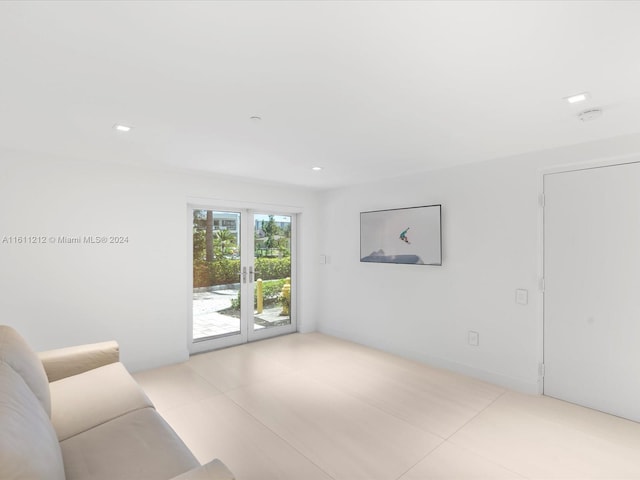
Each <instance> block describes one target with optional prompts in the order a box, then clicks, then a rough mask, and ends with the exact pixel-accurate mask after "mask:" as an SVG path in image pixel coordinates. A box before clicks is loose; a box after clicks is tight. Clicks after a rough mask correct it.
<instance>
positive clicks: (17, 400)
mask: <svg viewBox="0 0 640 480" xmlns="http://www.w3.org/2000/svg"><path fill="white" fill-rule="evenodd" d="M0 478H1V479H2V480H23V479H29V480H64V479H65V474H64V463H63V461H62V453H61V450H60V444H59V443H58V437H57V435H56V432H55V431H54V430H53V425H51V421H50V420H49V416H48V415H47V414H46V413H45V411H44V409H43V408H42V405H41V404H40V401H39V400H38V399H37V398H36V396H35V395H34V394H33V392H32V391H31V389H30V388H29V387H28V386H27V384H26V383H25V381H24V380H23V378H22V376H21V375H18V373H17V372H16V371H15V370H14V369H13V368H12V367H11V366H9V365H8V364H7V363H5V362H2V361H0Z"/></svg>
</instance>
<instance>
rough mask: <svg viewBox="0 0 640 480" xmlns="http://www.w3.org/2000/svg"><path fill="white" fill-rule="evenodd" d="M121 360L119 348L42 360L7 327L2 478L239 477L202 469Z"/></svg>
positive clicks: (0, 381)
mask: <svg viewBox="0 0 640 480" xmlns="http://www.w3.org/2000/svg"><path fill="white" fill-rule="evenodd" d="M118 360H119V350H118V345H117V343H115V342H106V343H99V344H94V345H85V346H80V347H71V348H65V349H60V350H53V351H50V352H45V353H41V354H36V353H35V352H34V351H33V350H31V348H30V347H29V346H28V345H27V343H26V342H25V341H24V339H23V338H22V337H21V336H20V335H19V334H18V333H17V332H16V331H15V330H14V329H12V328H11V327H8V326H4V325H0V479H2V480H14V479H15V480H17V479H21V480H23V479H24V480H63V479H67V480H73V479H80V480H102V479H104V480H129V479H139V480H164V479H166V480H168V479H173V480H213V479H216V480H217V479H220V480H223V479H225V480H226V479H233V475H232V474H231V472H229V470H227V468H226V467H225V466H224V464H223V463H222V462H220V461H219V460H213V461H212V462H210V463H208V464H206V465H204V466H201V465H200V464H199V463H198V461H197V460H196V458H195V457H194V456H193V454H192V453H191V452H190V451H189V449H188V448H187V447H186V446H185V444H184V443H183V442H182V440H180V438H179V437H178V436H177V435H176V433H175V432H174V431H173V430H172V429H171V427H170V426H169V425H168V424H167V423H166V422H165V421H164V419H163V418H162V417H161V416H160V415H159V414H158V412H157V411H156V410H155V408H154V407H153V404H152V403H151V401H150V400H149V399H148V398H147V396H146V395H145V393H144V392H143V391H142V389H141V388H140V387H139V386H138V384H137V383H136V382H135V380H134V379H133V378H132V377H131V375H129V373H128V372H127V370H126V369H125V368H124V366H123V365H122V364H121V363H120V362H119V361H118Z"/></svg>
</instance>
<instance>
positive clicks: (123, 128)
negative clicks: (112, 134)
mask: <svg viewBox="0 0 640 480" xmlns="http://www.w3.org/2000/svg"><path fill="white" fill-rule="evenodd" d="M113 128H115V129H116V130H118V131H119V132H129V131H131V129H132V128H133V127H131V126H129V125H123V124H121V123H116V124H115V125H114V126H113Z"/></svg>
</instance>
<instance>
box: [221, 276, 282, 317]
mask: <svg viewBox="0 0 640 480" xmlns="http://www.w3.org/2000/svg"><path fill="white" fill-rule="evenodd" d="M285 282H286V279H284V278H283V279H280V280H266V281H263V282H262V302H263V303H262V304H263V305H264V306H265V307H268V306H271V305H276V304H281V305H282V304H283V303H282V299H283V298H284V297H282V287H283V286H284V284H285ZM257 288H258V287H257V284H254V285H253V308H256V307H257V306H258V304H257V297H256V289H257ZM285 302H286V299H285ZM287 305H288V304H287ZM231 308H232V309H234V310H240V291H238V296H237V297H236V298H233V299H231Z"/></svg>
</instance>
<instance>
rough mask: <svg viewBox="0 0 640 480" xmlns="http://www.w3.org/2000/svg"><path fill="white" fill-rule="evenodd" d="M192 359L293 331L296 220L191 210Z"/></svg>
mask: <svg viewBox="0 0 640 480" xmlns="http://www.w3.org/2000/svg"><path fill="white" fill-rule="evenodd" d="M189 210H190V220H192V224H191V230H192V237H191V243H192V247H193V250H192V262H191V264H192V273H193V275H192V285H191V286H190V288H189V299H190V304H191V309H190V313H191V315H190V320H191V321H190V327H189V328H190V340H191V341H190V351H191V353H197V352H203V351H207V350H213V349H216V348H222V347H228V346H231V345H237V344H241V343H246V342H250V341H253V340H258V339H262V338H267V337H271V336H275V335H282V334H285V333H291V332H294V331H295V330H296V320H295V308H296V301H295V293H296V288H295V281H296V275H295V272H296V269H295V254H296V228H295V227H296V225H295V220H296V217H295V215H294V214H290V213H278V212H271V211H268V210H265V211H262V210H250V209H240V208H212V207H197V206H191V207H190V209H189Z"/></svg>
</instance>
